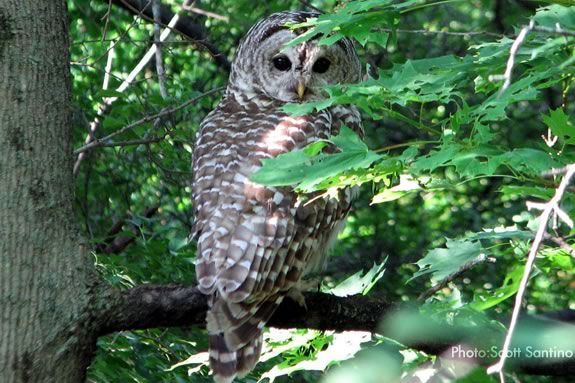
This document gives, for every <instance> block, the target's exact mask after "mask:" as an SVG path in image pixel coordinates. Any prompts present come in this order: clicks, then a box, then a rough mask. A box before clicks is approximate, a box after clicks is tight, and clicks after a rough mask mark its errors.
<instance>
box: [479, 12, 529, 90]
mask: <svg viewBox="0 0 575 383" xmlns="http://www.w3.org/2000/svg"><path fill="white" fill-rule="evenodd" d="M534 26H535V22H534V21H533V20H531V21H530V22H529V25H528V26H526V27H523V28H522V29H521V31H520V32H519V34H518V35H517V38H516V39H515V41H513V44H511V49H510V50H509V58H508V59H507V66H506V67H505V73H504V74H503V75H502V76H501V75H493V76H490V77H489V80H490V81H497V80H504V82H503V86H502V87H501V90H500V91H499V94H502V93H503V92H505V90H507V88H509V85H511V75H512V74H513V66H514V65H515V57H516V56H517V51H518V50H519V47H520V46H521V44H523V41H525V37H527V34H528V33H529V32H530V31H531V30H532V29H533V27H534Z"/></svg>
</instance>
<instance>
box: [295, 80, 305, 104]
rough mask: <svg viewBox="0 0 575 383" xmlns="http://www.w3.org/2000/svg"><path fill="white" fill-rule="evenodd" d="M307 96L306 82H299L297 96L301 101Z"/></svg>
mask: <svg viewBox="0 0 575 383" xmlns="http://www.w3.org/2000/svg"><path fill="white" fill-rule="evenodd" d="M304 94H305V82H304V81H303V80H299V82H298V83H297V95H298V97H299V99H300V100H303V96H304Z"/></svg>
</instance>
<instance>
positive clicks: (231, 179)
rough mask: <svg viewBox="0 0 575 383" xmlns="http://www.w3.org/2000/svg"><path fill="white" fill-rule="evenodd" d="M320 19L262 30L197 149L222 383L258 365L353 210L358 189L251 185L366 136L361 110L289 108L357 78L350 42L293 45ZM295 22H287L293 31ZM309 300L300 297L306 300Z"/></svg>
mask: <svg viewBox="0 0 575 383" xmlns="http://www.w3.org/2000/svg"><path fill="white" fill-rule="evenodd" d="M317 16H319V14H316V13H311V12H281V13H276V14H273V15H271V16H269V17H267V18H265V19H263V20H261V21H259V22H258V23H257V24H255V25H254V26H253V27H252V28H251V29H250V30H249V31H248V33H247V35H246V36H245V37H244V38H243V40H242V42H241V43H240V46H239V47H238V50H237V53H236V57H235V59H234V61H233V63H232V70H231V73H230V78H229V83H228V86H227V89H226V92H225V95H224V98H223V99H222V101H221V102H220V103H219V105H218V106H217V107H216V109H214V110H213V111H212V112H211V113H209V114H208V116H207V117H206V118H205V119H204V120H203V121H202V123H201V126H200V131H199V134H198V137H197V141H196V144H195V147H194V152H193V174H194V176H193V185H192V189H193V205H194V215H195V221H194V225H193V232H192V235H193V237H194V238H195V239H196V240H197V246H198V248H197V261H196V274H197V280H198V288H199V290H200V291H201V292H202V293H204V294H206V295H208V303H209V310H208V313H207V316H206V320H207V331H208V336H209V349H210V350H209V358H210V365H211V368H212V371H213V374H214V379H215V381H216V382H231V381H233V380H234V378H235V377H236V376H244V375H245V374H247V373H248V372H249V371H250V370H252V368H253V367H254V366H255V364H256V363H257V361H258V358H259V355H260V352H261V349H262V331H263V328H264V325H265V324H266V322H267V321H268V320H269V318H270V317H271V316H272V314H273V313H274V311H275V310H276V308H277V306H278V305H279V304H280V303H281V302H282V300H283V299H284V297H285V296H286V295H287V294H288V293H289V294H290V295H291V294H292V293H294V295H295V296H298V294H297V291H298V290H297V288H298V282H299V281H300V280H301V278H302V275H304V274H306V273H310V272H314V273H315V272H318V271H320V270H321V268H322V265H323V263H324V259H325V250H326V248H327V247H328V245H329V243H330V242H331V240H332V239H333V238H334V237H335V236H336V234H337V231H338V228H339V227H340V226H341V225H340V224H341V223H342V221H343V220H344V218H345V216H346V215H347V213H348V211H349V209H350V205H351V200H352V192H351V191H350V190H349V189H343V190H340V191H339V192H338V193H339V194H338V195H332V196H323V195H319V194H317V193H316V194H309V195H303V196H302V195H299V196H298V195H297V194H296V193H295V192H294V190H293V188H291V187H267V186H263V185H259V184H256V183H254V182H252V181H250V176H251V175H252V174H253V173H254V172H255V171H257V170H258V169H259V168H260V167H261V165H262V160H264V159H267V158H272V157H275V156H277V155H279V154H282V153H286V152H289V151H291V150H294V149H301V148H303V147H305V146H306V145H308V144H310V143H312V142H315V141H317V140H320V139H327V138H328V137H330V136H331V135H335V134H337V133H338V131H339V130H340V127H341V126H342V125H345V126H348V127H350V128H352V129H353V130H355V131H356V132H357V133H358V134H360V135H362V128H361V120H360V116H359V113H358V111H357V109H356V108H355V107H353V106H334V107H331V108H329V109H324V110H322V111H319V112H316V113H312V114H309V115H305V116H301V117H293V116H291V115H289V114H287V113H286V112H284V111H283V110H282V107H283V106H284V105H286V104H287V103H294V102H296V103H297V102H305V101H310V100H320V99H324V98H325V97H326V94H325V93H324V92H325V91H324V86H325V85H329V84H337V83H354V82H357V81H359V80H360V77H361V66H360V63H359V60H358V57H357V54H356V52H355V50H354V47H353V44H352V42H351V41H350V40H348V39H345V38H344V39H341V40H339V41H338V42H337V43H335V44H333V45H320V44H319V43H318V39H317V38H316V39H312V40H310V41H307V42H304V43H301V44H299V45H295V46H290V47H286V43H288V42H289V41H291V40H293V39H294V38H295V37H297V36H298V35H299V34H301V33H303V32H305V29H295V30H294V29H290V28H289V26H288V25H289V24H290V23H301V22H304V21H306V19H308V18H312V17H317ZM286 24H288V25H286ZM299 296H300V297H302V295H301V293H300V294H299Z"/></svg>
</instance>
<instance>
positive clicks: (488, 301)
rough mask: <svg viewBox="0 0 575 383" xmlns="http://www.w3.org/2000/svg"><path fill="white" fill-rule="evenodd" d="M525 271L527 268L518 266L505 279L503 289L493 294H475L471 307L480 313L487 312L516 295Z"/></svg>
mask: <svg viewBox="0 0 575 383" xmlns="http://www.w3.org/2000/svg"><path fill="white" fill-rule="evenodd" d="M523 270H525V266H523V265H517V266H516V267H514V268H513V270H511V272H509V273H508V274H507V276H506V277H505V280H504V281H503V285H502V286H501V287H499V288H498V289H496V290H495V291H494V292H491V293H478V294H475V296H474V297H473V301H472V302H471V303H470V304H469V307H470V308H473V309H475V310H478V311H483V310H487V309H488V308H491V307H493V306H495V305H497V304H499V303H501V302H503V301H504V300H506V299H507V298H509V297H511V296H513V295H515V293H516V292H517V289H519V284H520V282H521V277H522V276H523Z"/></svg>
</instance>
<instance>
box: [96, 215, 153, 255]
mask: <svg viewBox="0 0 575 383" xmlns="http://www.w3.org/2000/svg"><path fill="white" fill-rule="evenodd" d="M159 208H160V207H159V206H154V207H150V208H147V209H146V210H145V211H144V214H143V216H144V217H145V218H151V217H153V216H154V215H155V214H156V213H157V212H158V209H159ZM126 221H127V220H126V219H123V220H120V221H118V222H116V223H115V224H114V225H112V227H111V228H110V230H108V233H107V238H106V241H105V242H104V243H99V244H97V245H96V248H95V251H96V252H98V253H103V254H118V253H120V252H122V251H123V250H124V249H125V248H126V247H128V246H129V245H130V244H131V243H132V242H134V241H135V236H137V235H138V232H139V229H138V227H136V226H135V225H130V227H129V228H128V230H130V231H131V232H132V233H134V236H118V234H119V233H120V232H121V231H122V228H123V227H124V225H126Z"/></svg>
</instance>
